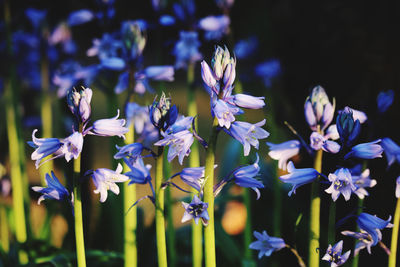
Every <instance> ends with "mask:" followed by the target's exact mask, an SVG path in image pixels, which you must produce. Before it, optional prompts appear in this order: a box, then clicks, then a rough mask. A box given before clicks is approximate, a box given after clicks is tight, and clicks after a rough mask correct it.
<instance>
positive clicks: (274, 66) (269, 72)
mask: <svg viewBox="0 0 400 267" xmlns="http://www.w3.org/2000/svg"><path fill="white" fill-rule="evenodd" d="M255 73H256V75H257V76H258V77H260V78H261V79H263V81H264V85H265V87H271V85H272V79H273V78H275V77H277V76H278V75H279V74H280V73H281V63H280V62H279V60H277V59H269V60H267V61H264V62H262V63H260V64H258V65H257V66H256V67H255Z"/></svg>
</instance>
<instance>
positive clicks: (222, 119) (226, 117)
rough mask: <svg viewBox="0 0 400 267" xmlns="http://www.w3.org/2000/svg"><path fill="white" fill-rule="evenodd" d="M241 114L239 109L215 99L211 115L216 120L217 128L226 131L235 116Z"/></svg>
mask: <svg viewBox="0 0 400 267" xmlns="http://www.w3.org/2000/svg"><path fill="white" fill-rule="evenodd" d="M242 113H243V111H242V110H241V109H240V108H238V107H236V106H233V105H231V104H229V103H227V102H225V101H224V100H221V99H217V100H216V101H215V102H214V103H213V106H212V114H213V116H215V117H216V118H217V119H218V124H219V126H220V127H225V128H226V129H229V128H230V127H231V124H232V122H234V121H235V119H236V118H235V115H239V114H242Z"/></svg>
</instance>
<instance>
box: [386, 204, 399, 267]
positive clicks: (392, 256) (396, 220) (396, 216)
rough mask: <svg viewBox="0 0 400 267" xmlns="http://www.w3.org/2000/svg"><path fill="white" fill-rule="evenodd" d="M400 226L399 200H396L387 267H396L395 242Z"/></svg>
mask: <svg viewBox="0 0 400 267" xmlns="http://www.w3.org/2000/svg"><path fill="white" fill-rule="evenodd" d="M399 224H400V198H398V199H397V204H396V210H395V212H394V220H393V229H392V241H391V243H390V256H389V265H388V266H389V267H396V255H397V240H398V238H399Z"/></svg>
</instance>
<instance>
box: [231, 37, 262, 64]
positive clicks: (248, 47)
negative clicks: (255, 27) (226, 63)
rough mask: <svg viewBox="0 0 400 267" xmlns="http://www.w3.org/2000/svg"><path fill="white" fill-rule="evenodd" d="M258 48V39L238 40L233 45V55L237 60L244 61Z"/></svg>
mask: <svg viewBox="0 0 400 267" xmlns="http://www.w3.org/2000/svg"><path fill="white" fill-rule="evenodd" d="M257 48H258V39H257V38H256V37H255V36H252V37H249V38H247V39H243V40H239V41H238V42H237V43H236V44H235V48H234V51H235V55H236V57H237V58H238V59H246V58H249V57H251V56H252V55H254V53H255V52H256V50H257Z"/></svg>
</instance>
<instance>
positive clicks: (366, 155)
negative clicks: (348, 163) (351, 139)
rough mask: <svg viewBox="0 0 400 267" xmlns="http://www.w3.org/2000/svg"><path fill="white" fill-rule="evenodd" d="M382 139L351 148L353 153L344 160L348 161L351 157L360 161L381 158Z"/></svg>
mask: <svg viewBox="0 0 400 267" xmlns="http://www.w3.org/2000/svg"><path fill="white" fill-rule="evenodd" d="M380 142H381V139H378V140H375V141H372V142H369V143H362V144H358V145H356V146H354V147H352V148H351V151H350V152H349V153H347V154H346V155H345V156H344V159H348V158H350V157H353V158H359V159H374V158H381V157H382V152H383V148H382V146H381V145H380V144H379V143H380Z"/></svg>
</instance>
